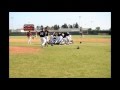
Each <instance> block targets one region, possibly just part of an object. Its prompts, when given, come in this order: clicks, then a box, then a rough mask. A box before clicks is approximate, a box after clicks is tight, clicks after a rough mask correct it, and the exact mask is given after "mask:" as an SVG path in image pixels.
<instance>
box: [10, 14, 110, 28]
mask: <svg viewBox="0 0 120 90" xmlns="http://www.w3.org/2000/svg"><path fill="white" fill-rule="evenodd" d="M76 22H77V23H78V24H79V25H80V27H83V28H92V29H95V28H96V27H100V28H101V30H103V29H104V30H105V29H110V28H111V12H9V29H19V28H23V25H24V24H29V23H30V24H34V25H35V27H36V26H41V25H43V26H54V25H55V24H57V25H60V26H61V25H63V24H64V23H66V24H67V25H68V24H71V25H73V24H75V23H76Z"/></svg>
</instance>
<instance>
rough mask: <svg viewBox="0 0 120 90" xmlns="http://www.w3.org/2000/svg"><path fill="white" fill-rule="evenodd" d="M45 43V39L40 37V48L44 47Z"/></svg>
mask: <svg viewBox="0 0 120 90" xmlns="http://www.w3.org/2000/svg"><path fill="white" fill-rule="evenodd" d="M45 43H46V39H45V37H41V44H42V46H44V45H45Z"/></svg>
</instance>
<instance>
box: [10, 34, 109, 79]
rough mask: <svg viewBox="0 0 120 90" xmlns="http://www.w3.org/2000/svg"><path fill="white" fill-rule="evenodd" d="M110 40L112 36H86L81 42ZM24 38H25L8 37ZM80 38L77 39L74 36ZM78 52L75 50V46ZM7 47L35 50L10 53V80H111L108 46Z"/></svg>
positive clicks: (36, 45)
mask: <svg viewBox="0 0 120 90" xmlns="http://www.w3.org/2000/svg"><path fill="white" fill-rule="evenodd" d="M105 37H107V38H111V36H102V35H98V36H90V35H89V36H85V37H84V38H105ZM10 38H18V39H20V38H26V37H22V36H21V37H10ZM73 38H79V36H77V35H76V36H73ZM78 45H79V46H80V49H76V48H77V46H78ZM10 46H24V47H36V48H39V49H42V51H41V50H40V51H39V52H33V53H31V54H12V53H10V57H9V58H10V59H9V60H10V61H9V77H10V78H111V44H110V43H92V42H91V43H88V42H84V43H82V44H79V43H78V42H75V43H74V44H71V45H60V46H59V45H55V46H49V47H45V48H41V47H40V45H39V42H36V43H33V44H32V45H27V43H26V42H22V43H21V42H19V40H18V42H10Z"/></svg>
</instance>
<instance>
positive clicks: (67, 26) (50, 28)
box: [37, 22, 79, 30]
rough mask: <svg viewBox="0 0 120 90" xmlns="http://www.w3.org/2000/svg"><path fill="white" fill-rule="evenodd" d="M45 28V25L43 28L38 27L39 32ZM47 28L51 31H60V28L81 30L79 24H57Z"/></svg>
mask: <svg viewBox="0 0 120 90" xmlns="http://www.w3.org/2000/svg"><path fill="white" fill-rule="evenodd" d="M43 27H44V26H43V25H41V26H37V29H38V30H39V29H41V28H43ZM45 28H48V29H49V30H58V29H60V28H79V25H78V23H77V22H76V23H75V24H73V25H70V24H68V25H67V24H66V23H64V24H63V25H61V26H60V25H57V24H55V25H54V26H51V27H50V26H46V27H45Z"/></svg>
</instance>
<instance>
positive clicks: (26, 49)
mask: <svg viewBox="0 0 120 90" xmlns="http://www.w3.org/2000/svg"><path fill="white" fill-rule="evenodd" d="M39 50H40V48H32V47H16V46H10V47H9V52H10V53H14V54H15V53H36V52H38V51H39Z"/></svg>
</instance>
